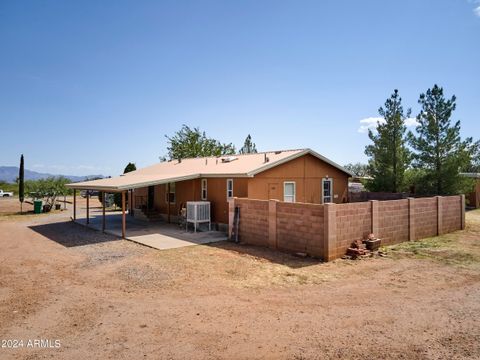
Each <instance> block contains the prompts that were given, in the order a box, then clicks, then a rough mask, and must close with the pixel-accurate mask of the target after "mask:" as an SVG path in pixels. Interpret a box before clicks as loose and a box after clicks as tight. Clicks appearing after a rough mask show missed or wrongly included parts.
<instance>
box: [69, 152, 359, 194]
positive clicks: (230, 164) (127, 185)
mask: <svg viewBox="0 0 480 360" xmlns="http://www.w3.org/2000/svg"><path fill="white" fill-rule="evenodd" d="M306 154H310V155H313V156H315V157H317V158H318V159H320V160H322V161H324V162H326V163H328V164H330V165H332V166H333V167H335V168H337V169H339V170H340V171H343V172H344V173H345V174H347V175H349V176H352V175H353V174H352V173H350V172H349V171H348V170H346V169H344V168H343V167H341V166H340V165H338V164H336V163H335V162H333V161H331V160H329V159H327V158H326V157H324V156H322V155H320V154H318V153H316V152H315V151H313V150H311V149H298V150H283V151H269V152H263V153H256V154H244V155H226V156H221V157H213V156H212V157H203V158H189V159H182V160H171V161H165V162H161V163H158V164H155V165H151V166H148V167H145V168H142V169H138V170H136V171H132V172H129V173H126V174H123V175H120V176H116V177H112V178H105V179H99V180H92V181H84V182H78V183H72V184H68V185H67V187H69V188H71V189H91V190H104V191H122V190H128V189H135V188H140V187H145V186H151V185H159V184H166V183H169V182H176V181H183V180H190V179H196V178H208V177H253V176H255V175H256V174H258V173H260V172H262V171H265V170H268V169H271V168H273V167H275V166H278V165H280V164H283V163H285V162H288V161H290V160H293V159H295V158H297V157H300V156H303V155H306ZM265 160H267V161H265Z"/></svg>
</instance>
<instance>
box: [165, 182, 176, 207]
mask: <svg viewBox="0 0 480 360" xmlns="http://www.w3.org/2000/svg"><path fill="white" fill-rule="evenodd" d="M175 200H176V199H175V183H170V192H168V185H165V202H166V203H170V204H175Z"/></svg>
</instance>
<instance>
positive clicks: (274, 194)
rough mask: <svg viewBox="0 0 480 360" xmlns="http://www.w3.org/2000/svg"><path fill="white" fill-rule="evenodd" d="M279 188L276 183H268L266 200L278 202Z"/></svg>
mask: <svg viewBox="0 0 480 360" xmlns="http://www.w3.org/2000/svg"><path fill="white" fill-rule="evenodd" d="M280 197H281V196H280V188H279V186H278V183H269V184H268V199H269V200H280Z"/></svg>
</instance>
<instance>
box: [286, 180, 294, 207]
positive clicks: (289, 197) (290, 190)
mask: <svg viewBox="0 0 480 360" xmlns="http://www.w3.org/2000/svg"><path fill="white" fill-rule="evenodd" d="M283 201H285V202H292V203H293V202H295V182H294V181H286V182H284V183H283Z"/></svg>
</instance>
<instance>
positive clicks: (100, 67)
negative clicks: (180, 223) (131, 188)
mask: <svg viewBox="0 0 480 360" xmlns="http://www.w3.org/2000/svg"><path fill="white" fill-rule="evenodd" d="M0 46H1V54H2V55H1V56H0V124H1V125H0V135H1V138H0V165H17V164H18V159H19V156H20V153H24V154H25V157H26V167H27V168H29V169H32V170H37V171H42V172H53V173H64V174H74V175H87V174H92V173H94V174H97V173H101V174H105V175H116V174H118V173H120V172H121V171H122V170H123V167H124V166H125V164H126V163H127V162H129V161H133V162H135V163H137V166H145V165H148V164H152V163H155V162H157V161H158V157H159V156H160V155H164V154H165V153H166V141H165V137H164V135H165V134H172V133H173V132H174V131H176V130H178V129H179V128H180V127H181V125H182V124H188V125H190V126H200V127H201V129H203V130H205V131H206V132H207V134H208V135H210V136H212V137H215V138H218V139H219V140H221V141H223V142H233V143H234V144H236V145H237V147H240V146H241V145H242V143H243V140H244V139H245V137H246V135H247V134H249V133H250V134H251V135H252V137H253V140H254V141H255V142H256V144H257V148H258V149H259V150H262V151H264V150H274V149H288V148H303V147H310V148H312V149H314V150H316V151H318V152H320V153H321V154H323V155H325V156H328V157H330V158H331V159H333V160H334V161H337V162H339V163H341V164H344V163H347V162H355V161H365V160H366V157H365V155H364V154H363V150H364V146H365V145H366V144H367V143H368V138H367V135H366V134H365V133H364V132H363V133H362V132H361V131H359V129H360V127H361V126H362V125H363V126H365V125H368V123H366V122H365V121H364V122H363V123H360V121H361V120H363V119H368V118H372V117H376V116H378V114H377V110H378V107H379V106H381V105H382V104H383V103H384V101H385V99H386V98H387V97H388V96H389V95H390V94H391V92H392V91H393V89H395V88H398V89H399V91H400V94H401V96H402V98H403V100H404V106H405V107H412V110H413V114H414V115H416V113H417V112H418V105H417V99H418V95H419V94H420V92H424V91H426V89H427V88H429V87H432V86H433V84H435V83H438V84H439V85H441V86H443V87H444V90H445V92H446V94H447V95H448V96H451V95H452V94H455V95H456V96H457V98H458V100H457V111H456V112H455V113H454V119H459V120H461V121H462V132H463V135H464V136H474V137H475V138H477V139H478V138H480V122H479V120H480V116H479V105H480V76H479V68H480V2H479V1H474V0H470V1H469V0H422V1H418V0H407V1H384V0H379V1H333V0H332V1H259V0H255V1H227V0H224V1H203V0H198V1H6V0H2V1H0ZM4 134H8V135H4Z"/></svg>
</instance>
